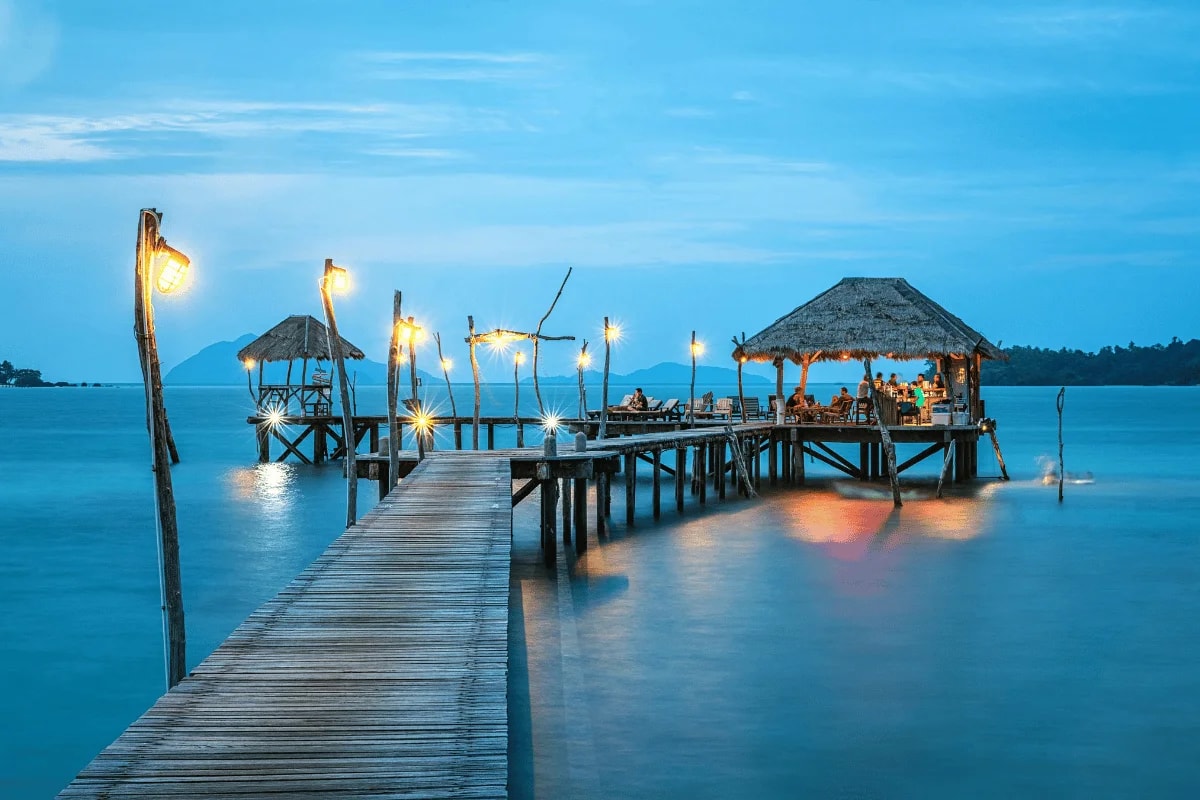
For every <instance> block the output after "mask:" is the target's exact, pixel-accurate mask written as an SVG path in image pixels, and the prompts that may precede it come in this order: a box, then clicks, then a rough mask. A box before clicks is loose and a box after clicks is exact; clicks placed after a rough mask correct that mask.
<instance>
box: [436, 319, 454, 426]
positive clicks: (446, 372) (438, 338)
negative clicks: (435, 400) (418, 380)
mask: <svg viewBox="0 0 1200 800" xmlns="http://www.w3.org/2000/svg"><path fill="white" fill-rule="evenodd" d="M433 340H434V341H435V342H437V349H438V363H439V364H441V365H442V377H443V378H445V379H446V396H447V397H449V398H450V416H451V417H453V418H454V419H458V408H457V407H456V406H455V405H454V389H453V388H452V387H451V386H450V369H449V367H448V365H447V362H446V357H445V356H443V355H442V335H441V334H440V333H437V332H435V333H434V334H433Z"/></svg>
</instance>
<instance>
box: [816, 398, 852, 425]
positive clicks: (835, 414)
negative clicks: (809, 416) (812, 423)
mask: <svg viewBox="0 0 1200 800" xmlns="http://www.w3.org/2000/svg"><path fill="white" fill-rule="evenodd" d="M853 408H854V398H853V397H847V398H845V399H843V400H840V401H838V404H837V405H836V406H830V407H829V408H828V409H827V410H826V411H825V413H823V414H822V415H821V420H822V422H834V423H837V422H850V421H851V419H850V412H851V410H852V409H853Z"/></svg>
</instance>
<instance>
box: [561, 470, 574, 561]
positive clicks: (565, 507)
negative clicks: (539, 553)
mask: <svg viewBox="0 0 1200 800" xmlns="http://www.w3.org/2000/svg"><path fill="white" fill-rule="evenodd" d="M571 482H572V479H571V478H563V479H562V489H561V492H560V494H561V495H562V540H563V546H564V547H565V546H566V545H569V544H570V543H571V520H572V518H573V516H572V514H571V495H572V492H571Z"/></svg>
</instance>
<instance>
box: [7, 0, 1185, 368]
mask: <svg viewBox="0 0 1200 800" xmlns="http://www.w3.org/2000/svg"><path fill="white" fill-rule="evenodd" d="M1198 40H1200V7H1196V6H1195V5H1194V4H1191V3H1182V2H1181V3H1174V4H1173V3H1168V2H1162V3H1154V4H1146V3H1136V4H1135V3H1110V4H1097V3H1086V4H1085V3H1064V4H1053V3H1037V4H1033V3H1028V4H1026V3H1020V2H1006V3H989V4H981V3H950V2H925V3H906V4H898V3H897V4H886V3H865V2H849V1H847V2H839V3H809V2H798V1H796V0H793V1H792V2H755V1H754V0H748V1H747V2H740V3H711V2H708V3H702V2H669V1H668V0H662V1H660V2H634V1H632V0H628V1H626V2H621V1H620V0H605V2H595V3H592V2H572V3H561V2H530V1H529V0H512V1H511V2H503V3H501V2H454V3H445V2H399V1H397V2H359V3H354V4H333V3H315V2H302V1H301V0H287V1H286V2H284V1H282V0H265V1H262V2H255V3H246V2H237V3H233V2H226V1H225V0H206V2H202V3H201V2H194V3H173V4H158V5H156V6H147V5H146V4H145V3H134V2H86V1H85V0H73V1H72V0H58V1H57V2H52V1H51V0H46V2H37V1H36V0H0V273H2V274H3V278H4V285H5V287H6V291H5V293H4V294H3V297H4V301H3V305H4V309H5V312H4V314H3V316H2V317H0V342H2V343H3V344H2V345H0V356H3V357H7V358H9V359H10V360H12V361H14V362H15V363H17V364H18V365H21V366H25V365H28V366H36V367H40V368H41V369H42V370H43V372H44V373H45V374H46V377H48V378H51V379H68V380H135V379H137V377H138V368H137V359H136V351H135V347H134V342H133V337H132V330H131V329H132V318H131V316H132V308H131V296H132V287H131V284H132V258H133V244H134V238H135V234H136V224H137V211H138V209H139V208H141V207H142V206H156V207H158V208H159V209H160V210H162V211H163V212H164V213H165V219H164V233H165V235H166V236H167V238H168V239H169V240H170V241H171V243H172V244H173V245H175V246H177V247H179V248H180V249H183V250H185V251H186V252H188V253H189V254H190V255H191V256H192V258H193V272H194V282H193V284H192V285H191V287H190V290H189V291H188V293H187V294H186V295H183V296H181V297H178V298H175V297H171V298H159V299H158V300H156V309H157V311H158V324H159V342H160V347H161V350H162V354H163V360H164V362H165V363H166V364H167V365H168V366H170V365H171V364H173V363H175V362H177V361H178V360H180V359H182V358H184V357H186V356H188V355H190V354H191V353H193V352H195V351H196V350H198V349H199V348H200V347H202V346H204V345H206V344H209V343H211V342H213V341H217V340H222V339H233V338H235V337H237V336H238V335H240V334H243V333H246V332H261V331H262V330H265V329H266V328H268V327H270V326H271V325H273V324H274V323H275V322H277V321H278V320H279V319H281V318H283V317H284V316H286V315H287V314H290V313H304V312H309V313H313V314H314V315H317V316H319V313H320V306H319V302H318V299H317V290H316V280H317V276H318V274H319V273H320V270H321V266H322V264H323V261H324V259H325V258H326V257H333V258H334V259H335V260H336V261H337V262H338V263H340V264H343V265H345V266H347V267H349V268H351V269H352V270H353V273H354V277H355V290H354V292H353V294H352V295H350V296H347V297H344V298H339V300H338V309H339V318H340V319H341V321H342V325H343V328H344V332H345V334H346V335H347V337H348V338H350V339H351V340H352V341H354V342H355V343H356V344H358V345H359V346H361V347H363V348H364V349H365V350H367V352H368V354H369V355H371V356H373V357H375V358H381V357H383V356H384V354H385V351H386V343H387V337H388V325H389V322H390V309H391V291H392V289H395V288H398V289H401V290H402V291H403V292H404V296H405V300H406V306H407V307H408V309H409V310H410V311H412V312H413V313H415V314H417V315H419V316H420V317H421V318H422V319H423V320H424V321H425V322H426V325H427V327H429V328H432V329H437V330H440V331H441V333H442V336H443V339H444V340H447V341H450V340H455V341H461V337H462V336H463V335H465V329H466V315H467V314H474V315H475V318H476V321H477V323H478V324H479V325H480V327H490V326H494V325H506V326H511V327H517V328H532V327H534V326H536V324H537V320H538V318H539V317H540V316H541V314H542V313H543V311H544V310H545V307H546V305H547V304H548V302H549V300H550V298H551V297H552V296H553V293H554V291H555V289H556V288H557V284H558V282H559V280H561V276H562V274H563V273H564V272H565V269H566V267H567V266H573V267H575V274H574V275H573V277H572V278H571V282H570V283H569V284H568V286H567V290H566V292H565V294H564V296H563V300H562V301H561V303H560V304H559V307H558V309H557V310H556V312H555V316H554V317H553V318H552V319H551V321H550V323H548V324H547V327H546V331H547V332H548V333H553V334H574V335H575V336H577V337H581V338H582V337H587V338H589V339H591V340H592V341H593V342H596V341H598V340H599V331H600V327H601V319H602V317H603V316H604V315H606V314H607V315H609V316H612V317H614V318H616V319H620V320H621V321H622V322H623V324H624V326H625V328H626V330H627V332H628V336H627V337H626V341H625V342H623V343H622V346H621V349H620V351H619V352H618V354H617V361H616V364H615V366H614V369H617V370H619V371H627V370H629V369H633V368H636V367H640V366H646V365H649V364H652V363H655V362H658V361H663V360H675V361H684V360H686V358H687V341H688V338H689V336H690V333H691V330H692V329H693V328H695V329H696V330H697V331H698V334H699V336H700V338H702V339H704V340H705V341H707V342H708V343H709V345H710V348H709V353H708V354H707V355H706V356H705V358H704V360H705V361H706V362H708V363H714V364H727V363H731V362H729V361H728V359H727V354H728V350H729V348H728V347H726V344H727V343H728V342H729V339H730V337H731V336H732V335H734V334H738V333H740V332H742V331H745V332H746V333H747V334H753V333H754V332H756V331H758V330H760V329H761V328H762V327H764V326H765V325H767V324H769V323H770V322H771V321H773V320H774V319H776V318H777V317H779V316H780V315H782V314H784V313H786V312H787V311H790V310H791V309H792V308H794V307H795V306H797V305H799V304H801V303H802V302H804V301H806V300H807V299H809V298H810V297H811V296H813V295H814V294H816V293H818V292H820V291H822V290H824V289H825V288H827V287H828V286H830V285H832V284H833V283H835V282H836V281H837V280H839V279H840V278H841V277H844V276H853V275H874V276H892V275H898V276H903V277H906V278H908V280H909V281H910V282H912V283H913V284H914V285H915V286H917V287H918V288H919V289H921V290H923V291H925V292H926V293H927V294H929V295H930V296H932V297H933V298H934V299H936V300H938V301H939V302H941V303H943V304H944V305H946V306H948V307H949V308H951V309H952V310H954V311H955V312H957V313H958V314H960V315H961V316H962V317H963V318H964V319H966V321H967V322H968V323H970V324H972V325H973V326H975V327H976V328H978V329H980V330H981V331H982V332H984V333H985V334H986V335H987V336H988V337H989V338H991V339H992V341H997V340H1002V341H1003V342H1004V343H1006V344H1037V345H1045V346H1055V347H1057V346H1061V345H1066V346H1069V347H1082V348H1085V349H1094V348H1097V347H1100V346H1102V345H1104V344H1111V343H1125V342H1128V341H1136V342H1138V343H1139V344H1147V343H1151V342H1153V341H1166V340H1168V339H1169V338H1170V337H1171V336H1180V337H1181V338H1184V339H1188V338H1192V337H1194V336H1198V335H1200V330H1198V328H1200V326H1198V325H1197V319H1198V318H1200V315H1198V314H1197V312H1196V310H1195V303H1196V300H1195V298H1196V296H1197V295H1198V294H1200V293H1198V292H1197V291H1196V287H1197V284H1198V283H1200V281H1198V280H1197V277H1196V272H1195V264H1194V261H1195V256H1196V254H1197V249H1198V248H1197V246H1198V244H1200V235H1198V233H1197V232H1198V231H1200V212H1198V211H1197V208H1200V203H1198V201H1200V144H1198V143H1197V142H1198V140H1197V137H1196V131H1197V129H1198V125H1197V123H1198V122H1200V102H1198V101H1200V97H1198V96H1197V95H1198V93H1200V48H1197V47H1196V46H1195V44H1194V43H1195V42H1196V41H1198ZM456 347H458V346H457V345H456ZM460 349H461V348H460ZM572 352H573V351H572V350H571V348H570V347H569V346H559V347H557V348H550V347H548V350H547V366H546V368H545V371H546V372H547V373H555V372H565V371H567V370H568V369H569V364H570V362H571V361H572V357H573V356H572ZM455 355H458V354H457V353H455ZM829 369H830V370H832V371H831V372H830V377H831V378H832V377H834V376H837V377H839V378H840V374H839V373H837V372H836V368H834V367H830V368H829ZM913 371H914V372H915V369H914V370H913ZM464 377H465V376H464Z"/></svg>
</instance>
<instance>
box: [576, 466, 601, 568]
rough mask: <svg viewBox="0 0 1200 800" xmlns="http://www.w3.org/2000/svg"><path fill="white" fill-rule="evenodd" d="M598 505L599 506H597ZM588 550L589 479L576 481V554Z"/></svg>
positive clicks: (577, 479)
mask: <svg viewBox="0 0 1200 800" xmlns="http://www.w3.org/2000/svg"><path fill="white" fill-rule="evenodd" d="M597 505H598V504H597ZM586 550H587V479H586V478H576V479H575V554H576V555H579V554H580V553H583V552H585V551H586Z"/></svg>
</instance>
